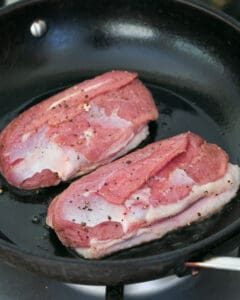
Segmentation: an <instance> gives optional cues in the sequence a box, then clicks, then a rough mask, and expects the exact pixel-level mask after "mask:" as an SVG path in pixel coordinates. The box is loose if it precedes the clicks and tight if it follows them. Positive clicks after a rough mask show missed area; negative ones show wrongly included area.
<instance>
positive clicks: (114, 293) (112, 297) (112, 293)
mask: <svg viewBox="0 0 240 300" xmlns="http://www.w3.org/2000/svg"><path fill="white" fill-rule="evenodd" d="M123 297H124V286H123V285H122V284H118V285H108V286H106V297H105V299H106V300H123Z"/></svg>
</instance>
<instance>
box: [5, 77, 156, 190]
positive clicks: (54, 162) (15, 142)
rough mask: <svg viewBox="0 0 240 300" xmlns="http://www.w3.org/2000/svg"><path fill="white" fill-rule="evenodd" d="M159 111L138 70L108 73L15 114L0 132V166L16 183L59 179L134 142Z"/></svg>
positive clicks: (44, 183) (34, 184)
mask: <svg viewBox="0 0 240 300" xmlns="http://www.w3.org/2000/svg"><path fill="white" fill-rule="evenodd" d="M157 117H158V112H157V109H156V106H155V104H154V102H153V99H152V96H151V94H150V92H149V91H148V90H147V88H146V87H145V86H144V85H143V84H142V83H141V81H139V80H138V79H137V74H136V73H130V72H126V71H112V72H108V73H105V74H103V75H100V76H97V77H95V78H94V79H91V80H87V81H84V82H82V83H80V84H77V85H75V86H73V87H71V88H69V89H67V90H65V91H63V92H60V93H59V94H57V95H54V96H52V97H50V98H48V99H47V100H45V101H43V102H41V103H39V104H37V105H35V106H33V107H32V108H30V109H28V110H27V111H25V112H24V113H22V114H20V115H19V116H18V117H17V118H16V119H14V120H13V121H12V122H11V123H10V124H9V125H8V126H7V127H6V128H5V129H4V130H3V131H2V132H1V134H0V172H1V173H2V175H3V176H4V177H5V178H6V180H7V181H8V182H9V183H10V184H11V185H13V186H16V187H18V188H23V189H36V188H41V187H47V186H52V185H56V184H58V183H59V182H60V181H66V180H69V179H72V178H74V177H77V176H79V175H82V174H84V173H87V172H89V171H90V170H93V169H95V168H97V167H98V166H99V165H103V164H105V163H107V162H110V161H112V160H114V159H115V158H117V157H119V156H122V155H123V154H125V153H127V152H128V151H129V150H131V149H133V148H135V147H136V146H137V145H138V144H139V143H140V142H141V141H143V140H144V139H145V138H146V136H147V135H148V125H147V124H148V122H149V121H151V120H155V119H157Z"/></svg>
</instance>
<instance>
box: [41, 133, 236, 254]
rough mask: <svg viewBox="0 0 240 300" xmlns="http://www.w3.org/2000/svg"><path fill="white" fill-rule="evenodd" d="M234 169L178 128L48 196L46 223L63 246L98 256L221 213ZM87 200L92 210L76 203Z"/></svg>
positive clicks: (217, 151) (221, 155) (233, 186)
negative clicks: (53, 197) (80, 207)
mask: <svg viewBox="0 0 240 300" xmlns="http://www.w3.org/2000/svg"><path fill="white" fill-rule="evenodd" d="M129 161H131V164H128V163H127V162H129ZM239 170H240V169H239V167H238V166H237V165H232V164H231V163H229V158H228V155H227V154H226V153H225V151H224V150H222V149H221V148H220V147H218V146H217V145H214V144H210V143H207V142H206V141H204V140H203V139H202V138H201V137H199V136H198V135H196V134H193V133H190V132H188V133H184V134H181V135H178V136H175V137H172V138H169V139H166V140H163V141H161V142H156V143H153V144H151V145H148V146H146V147H145V148H143V149H140V150H137V151H135V152H133V153H131V154H128V155H126V156H125V157H123V158H121V159H119V160H117V161H115V162H112V163H110V164H108V165H105V166H103V167H100V168H99V169H98V170H96V171H95V172H93V173H91V174H90V175H87V176H85V177H84V178H81V179H79V180H77V181H76V182H74V183H73V184H71V185H70V186H69V187H68V188H67V189H66V190H65V191H64V192H63V193H62V194H60V195H59V196H57V197H56V198H55V199H54V200H53V201H52V203H51V204H50V207H49V209H48V215H47V224H48V225H49V226H50V227H52V228H53V229H54V230H55V232H56V234H57V235H58V237H59V239H60V240H61V241H62V243H63V244H64V245H66V246H67V247H71V248H73V249H75V251H76V252H77V253H79V254H81V255H83V256H84V257H87V258H100V257H103V256H105V255H107V254H110V253H113V252H116V251H118V250H121V249H126V248H130V247H133V246H135V245H139V244H141V243H145V242H148V241H151V240H154V239H158V238H161V237H162V236H163V235H165V234H166V233H167V232H169V231H172V230H175V229H177V228H179V227H182V226H186V225H190V224H191V223H192V222H194V221H197V220H201V219H203V218H206V217H208V216H210V215H212V214H213V213H215V212H217V211H219V210H220V209H221V208H222V207H223V206H224V205H225V204H226V203H228V202H229V201H230V200H231V199H232V198H233V197H234V196H235V195H236V193H237V190H238V187H239V183H240V172H239ZM85 189H88V194H85V192H84V191H85ZM70 198H71V199H72V200H73V203H71V204H69V202H68V199H70ZM86 201H88V203H89V206H91V208H92V209H93V211H92V212H88V211H82V210H81V211H80V210H78V209H77V207H78V206H83V205H84V203H85V202H86ZM109 216H110V217H111V218H109ZM72 218H74V219H75V220H76V221H75V223H73V222H71V219H72ZM82 222H85V223H86V225H85V227H84V229H87V233H86V231H84V230H83V227H82V226H81V223H82ZM77 232H79V234H77ZM86 234H87V235H88V239H87V238H86Z"/></svg>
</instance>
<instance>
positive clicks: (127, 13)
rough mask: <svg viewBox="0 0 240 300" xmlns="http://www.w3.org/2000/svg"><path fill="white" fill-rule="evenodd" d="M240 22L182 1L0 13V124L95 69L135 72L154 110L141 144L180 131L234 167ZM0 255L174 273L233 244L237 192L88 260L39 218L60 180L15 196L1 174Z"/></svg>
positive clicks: (49, 270) (64, 267)
mask: <svg viewBox="0 0 240 300" xmlns="http://www.w3.org/2000/svg"><path fill="white" fill-rule="evenodd" d="M239 49H240V26H239V24H238V23H236V22H235V21H233V20H232V19H231V18H230V17H227V16H225V15H223V14H220V13H217V12H215V11H211V10H208V9H206V8H205V7H203V6H199V5H197V4H193V3H192V2H188V1H184V0H161V1H159V0H150V1H146V0H138V1H134V0H128V1H124V0H118V1H111V0H99V1H94V0H88V1H77V0H30V1H22V2H21V3H19V4H16V5H12V6H9V7H7V8H4V9H2V10H0V126H1V128H3V127H4V126H5V125H6V124H7V123H8V122H9V121H10V120H11V119H13V118H14V117H15V116H16V115H17V114H18V113H20V112H21V111H23V110H24V109H26V108H28V107H29V106H31V105H33V104H34V103H37V102H39V101H41V100H42V99H44V98H46V97H47V96H49V95H51V94H54V93H56V92H57V91H59V90H61V89H63V88H65V87H68V86H70V85H72V84H74V83H76V82H79V81H81V80H83V79H86V78H89V77H91V76H94V75H96V74H100V73H102V72H104V71H106V70H112V69H126V70H134V71H137V72H138V73H139V75H140V78H141V79H142V80H143V81H144V82H145V83H146V85H147V86H148V87H149V88H150V90H151V91H152V93H153V96H154V99H155V101H156V104H157V106H158V108H159V111H160V117H159V120H158V121H157V122H156V123H153V124H151V128H150V131H151V135H150V137H149V139H148V140H147V141H146V142H145V143H148V142H151V141H154V140H158V139H161V138H165V137H169V136H172V135H175V134H178V133H180V132H184V131H187V130H191V131H193V132H196V133H198V134H200V135H202V136H203V137H204V138H205V139H207V140H208V141H210V142H213V143H217V144H218V145H220V146H221V147H223V148H224V149H225V150H226V151H227V152H228V153H229V155H230V158H231V161H232V162H233V163H237V164H240V117H239V116H240V55H239ZM1 181H2V189H3V193H2V194H1V195H0V230H1V234H0V258H1V259H3V260H5V261H6V262H8V263H11V264H14V265H16V266H19V267H23V268H25V269H28V270H30V271H34V272H37V273H39V274H42V275H45V276H49V277H53V278H56V279H59V280H62V281H68V282H75V283H83V284H103V285H116V284H121V283H131V282H139V281H146V280H150V279H154V278H157V277H160V276H165V275H167V274H170V273H173V272H174V273H177V274H184V271H185V263H186V262H188V261H191V260H196V259H200V260H202V259H204V258H206V257H207V256H211V255H213V254H217V255H223V254H224V253H226V252H227V251H228V250H230V249H231V248H234V247H236V246H237V245H239V243H240V242H239V233H240V219H239V216H240V201H239V200H240V198H236V199H234V200H233V202H232V203H231V204H230V205H228V206H227V207H226V208H225V209H224V211H223V212H221V213H219V214H217V215H215V216H214V217H212V218H210V219H209V220H206V221H204V222H201V223H199V224H193V225H192V226H189V227H187V228H185V229H182V230H179V231H177V232H174V233H171V234H169V235H167V236H166V237H165V238H164V239H162V240H160V241H155V242H152V243H149V244H146V245H143V246H140V247H136V248H133V249H130V250H126V251H122V252H119V253H117V254H114V255H112V256H109V257H107V258H105V259H102V260H98V261H91V260H86V259H82V258H80V257H76V256H74V254H72V253H71V252H70V251H68V250H67V249H65V248H64V247H63V246H62V245H61V244H60V242H59V241H58V239H57V238H56V236H55V235H54V233H53V232H51V231H50V230H49V229H48V228H47V227H46V226H45V216H46V210H47V207H48V205H49V203H50V201H51V199H52V198H53V197H54V195H56V194H57V193H59V192H60V191H61V190H63V189H64V188H66V186H67V185H68V184H64V185H60V186H58V187H55V188H50V189H46V190H43V191H40V192H38V193H37V192H34V193H23V192H21V191H17V190H15V189H13V188H11V187H9V186H7V185H6V183H5V182H4V181H3V180H2V179H1Z"/></svg>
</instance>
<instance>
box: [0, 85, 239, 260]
mask: <svg viewBox="0 0 240 300" xmlns="http://www.w3.org/2000/svg"><path fill="white" fill-rule="evenodd" d="M148 87H149V88H150V90H151V91H152V93H153V96H154V99H155V101H156V104H157V107H158V110H159V112H160V116H159V119H158V120H157V122H153V123H151V124H150V136H149V137H148V138H147V140H145V141H144V142H143V143H142V144H141V145H140V147H142V146H144V145H146V144H147V143H150V142H153V141H156V140H159V139H163V138H166V137H170V136H173V135H176V134H178V133H181V132H185V131H188V130H191V131H193V132H195V133H198V134H200V135H202V136H203V137H204V138H205V139H207V140H208V141H210V142H214V143H217V144H218V145H219V146H221V147H223V148H224V149H225V150H226V151H229V149H228V148H227V145H226V143H225V142H224V135H223V134H222V133H223V132H222V130H221V128H219V127H218V125H217V124H216V123H215V122H214V121H213V120H212V119H211V118H210V117H209V116H208V115H207V114H206V113H205V112H204V111H203V110H202V109H200V108H198V107H197V106H196V105H195V104H193V103H191V102H190V101H188V100H187V99H185V98H183V97H180V96H179V95H177V94H175V93H172V92H170V91H169V90H166V89H164V88H160V87H158V86H156V85H151V84H149V85H148ZM58 90H60V89H57V90H54V91H51V92H49V93H47V94H45V95H41V96H39V97H37V98H35V99H33V100H31V101H28V102H26V103H24V104H23V105H22V106H21V107H18V108H17V109H16V110H15V111H13V112H11V113H10V114H9V115H7V116H5V117H4V119H2V120H0V128H3V127H4V126H5V125H6V123H8V122H9V121H10V120H11V119H12V118H14V117H15V116H16V115H18V114H19V113H20V112H21V111H23V110H25V109H26V108H28V107H29V106H31V105H33V104H36V103H37V102H39V101H40V100H42V99H45V98H46V97H48V96H49V95H51V94H53V93H56V92H57V91H58ZM230 154H231V153H230ZM1 181H2V184H3V185H4V186H3V190H4V192H3V193H2V194H0V230H1V232H2V233H3V234H4V236H6V237H8V239H10V240H11V241H12V242H13V243H15V244H16V245H18V247H20V248H21V249H25V250H28V251H30V252H32V253H35V254H39V255H42V256H43V255H44V256H55V255H57V256H62V257H73V256H74V255H73V254H72V252H71V251H68V250H67V249H66V248H65V247H64V246H62V244H61V243H60V242H59V241H58V239H57V237H56V236H55V234H54V233H53V232H52V231H51V230H50V229H49V228H48V227H47V226H46V225H45V218H46V212H47V207H48V204H49V203H50V201H51V200H52V199H53V197H54V196H55V195H57V194H58V193H60V192H61V191H62V190H63V189H65V188H66V187H67V186H68V183H65V184H61V185H59V186H57V187H53V188H49V189H45V190H43V191H40V192H36V191H35V192H31V193H29V192H28V193H21V192H19V191H17V190H15V189H12V188H10V187H9V186H7V185H6V183H4V180H3V179H1ZM229 211H231V220H232V221H233V220H234V219H237V218H238V212H239V211H240V201H238V199H236V200H234V201H233V202H232V203H231V204H230V205H228V206H227V207H226V208H225V209H224V210H223V212H222V213H221V215H224V214H225V215H226V214H228V213H229ZM225 221H226V218H220V214H217V215H215V216H213V217H212V218H210V219H208V220H205V221H202V222H200V223H197V224H193V225H192V226H188V227H185V228H184V229H180V230H177V231H175V232H172V233H170V234H168V235H166V236H165V237H164V238H163V239H161V240H159V241H153V242H151V243H148V244H145V245H142V246H139V247H135V248H132V249H130V250H126V251H121V252H119V253H116V254H114V255H112V256H109V257H107V258H105V259H119V258H130V257H145V256H148V255H154V254H160V253H163V252H165V251H169V250H174V249H179V248H181V247H184V246H186V245H188V244H190V243H193V242H196V241H197V240H199V239H201V238H203V237H204V236H206V235H208V234H210V233H214V230H215V229H218V230H219V229H220V228H224V226H225V225H227V224H225ZM16 228H17V230H16ZM20 232H21V234H19V233H20ZM4 236H2V238H4ZM0 238H1V234H0ZM78 259H81V258H78Z"/></svg>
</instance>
